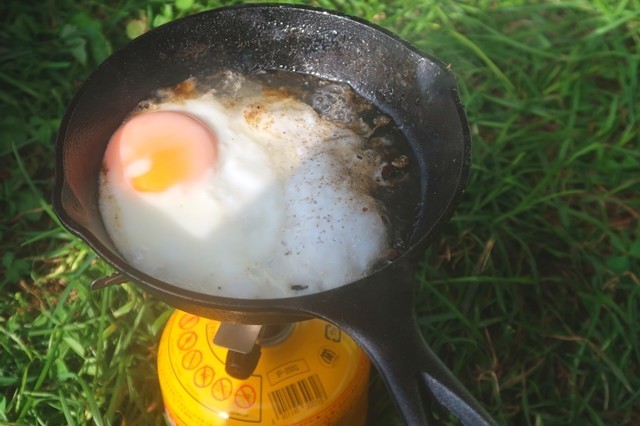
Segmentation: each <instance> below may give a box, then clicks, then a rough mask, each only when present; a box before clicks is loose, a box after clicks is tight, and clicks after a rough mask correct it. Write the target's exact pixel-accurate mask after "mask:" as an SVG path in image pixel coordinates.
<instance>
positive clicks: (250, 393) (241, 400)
mask: <svg viewBox="0 0 640 426" xmlns="http://www.w3.org/2000/svg"><path fill="white" fill-rule="evenodd" d="M234 401H235V403H236V406H237V407H238V408H250V407H251V406H252V405H253V404H255V402H256V391H255V390H254V389H253V388H252V387H251V386H249V385H242V386H240V387H239V388H238V390H237V391H236V395H235V398H234Z"/></svg>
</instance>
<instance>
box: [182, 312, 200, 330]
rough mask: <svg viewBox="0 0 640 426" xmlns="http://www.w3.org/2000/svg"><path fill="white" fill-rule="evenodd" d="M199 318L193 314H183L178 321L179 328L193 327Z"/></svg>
mask: <svg viewBox="0 0 640 426" xmlns="http://www.w3.org/2000/svg"><path fill="white" fill-rule="evenodd" d="M199 319H200V318H199V317H197V316H195V315H191V314H185V315H183V316H182V318H180V321H178V325H179V326H180V328H181V329H183V330H188V329H190V328H193V326H195V325H196V324H197V323H198V321H199Z"/></svg>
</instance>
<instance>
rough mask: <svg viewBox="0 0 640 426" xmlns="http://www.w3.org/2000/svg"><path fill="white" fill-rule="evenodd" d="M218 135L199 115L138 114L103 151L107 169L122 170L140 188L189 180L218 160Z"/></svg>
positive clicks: (160, 187)
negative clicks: (196, 116)
mask: <svg viewBox="0 0 640 426" xmlns="http://www.w3.org/2000/svg"><path fill="white" fill-rule="evenodd" d="M217 154H218V149H217V139H216V136H215V135H214V133H213V132H212V131H211V130H210V129H209V128H208V127H207V126H206V125H204V124H203V123H202V122H200V121H199V120H198V119H196V118H194V117H192V116H190V115H188V114H184V113H181V112H176V111H154V112H147V113H142V114H140V115H137V116H135V117H133V118H131V119H130V120H128V121H127V122H126V123H124V124H123V125H122V126H120V128H119V129H118V130H117V131H116V133H114V135H113V136H112V138H111V140H110V141H109V145H108V147H107V151H106V154H105V156H106V165H107V168H108V169H109V170H111V169H113V168H116V169H120V170H122V173H123V174H124V176H125V179H126V181H128V182H129V184H130V185H131V186H132V187H133V188H134V189H136V190H137V191H141V192H160V191H164V190H166V189H168V188H170V187H172V186H174V185H178V184H187V185H188V184H190V183H191V182H193V181H195V180H197V179H198V178H200V177H202V176H203V175H204V173H205V172H206V171H207V170H209V169H210V168H211V167H212V166H213V165H215V162H216V160H217Z"/></svg>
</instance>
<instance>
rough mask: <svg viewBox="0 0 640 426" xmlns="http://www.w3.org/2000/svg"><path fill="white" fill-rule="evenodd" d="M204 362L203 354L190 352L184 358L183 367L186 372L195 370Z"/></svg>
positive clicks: (196, 351)
mask: <svg viewBox="0 0 640 426" xmlns="http://www.w3.org/2000/svg"><path fill="white" fill-rule="evenodd" d="M200 362H202V352H200V351H198V350H193V351H189V352H187V353H186V354H184V356H183V357H182V367H183V368H184V369H185V370H193V369H194V368H196V367H197V366H198V365H200Z"/></svg>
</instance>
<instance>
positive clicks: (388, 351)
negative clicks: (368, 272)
mask: <svg viewBox="0 0 640 426" xmlns="http://www.w3.org/2000/svg"><path fill="white" fill-rule="evenodd" d="M412 277H413V273H412V272H411V271H406V270H402V268H387V269H385V270H383V271H381V272H379V273H377V274H374V277H370V278H375V279H373V280H369V279H368V280H367V282H366V283H362V284H363V285H362V286H361V285H360V284H361V283H357V284H355V285H353V284H352V285H351V286H350V287H351V288H350V289H349V291H353V293H351V294H350V296H351V297H344V296H345V294H344V293H341V297H332V296H330V297H329V298H328V300H326V299H325V300H324V301H323V303H322V305H321V306H316V307H315V308H316V309H313V310H314V311H315V313H316V314H320V315H321V316H323V317H324V318H325V319H327V320H329V321H331V322H333V323H335V324H336V325H337V326H338V327H340V328H341V329H342V330H344V331H346V332H347V333H348V334H349V335H350V336H351V337H352V338H353V339H354V340H356V341H357V342H358V344H359V345H360V346H361V347H362V348H363V349H364V350H365V351H366V352H367V354H368V355H369V357H370V358H371V361H372V362H373V363H374V364H375V366H376V367H377V369H378V372H379V373H380V375H381V376H382V378H383V380H384V382H385V384H386V386H387V388H388V390H389V392H390V393H391V395H392V397H393V398H394V400H395V403H396V406H397V408H398V409H399V411H400V413H401V415H402V417H403V419H404V421H405V423H406V424H407V425H409V426H417V425H428V424H433V417H432V415H431V412H430V410H429V400H430V399H436V400H437V401H438V402H439V403H440V404H441V405H443V406H444V407H445V408H446V409H447V410H449V411H450V412H451V413H453V414H454V415H455V416H456V417H458V419H459V420H460V421H461V422H462V424H464V425H495V424H496V423H495V421H494V420H493V419H492V418H491V417H490V416H489V414H488V413H487V412H486V411H485V409H484V408H483V407H482V406H481V405H480V404H479V403H478V402H477V401H476V400H475V399H474V397H473V396H472V395H471V394H470V393H469V391H468V390H467V389H465V388H464V386H463V385H462V384H461V383H460V382H459V381H458V380H457V379H456V378H455V376H454V375H453V373H451V371H449V369H448V368H447V367H446V366H445V365H444V364H443V363H442V361H440V359H438V357H437V356H436V355H435V354H434V353H433V351H432V350H431V349H430V348H429V346H428V345H427V343H426V342H425V340H424V338H423V337H422V334H421V332H420V329H419V327H418V325H417V322H416V319H415V315H414V311H413V301H412V300H413V299H412V293H413V292H412V281H413V279H412Z"/></svg>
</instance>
